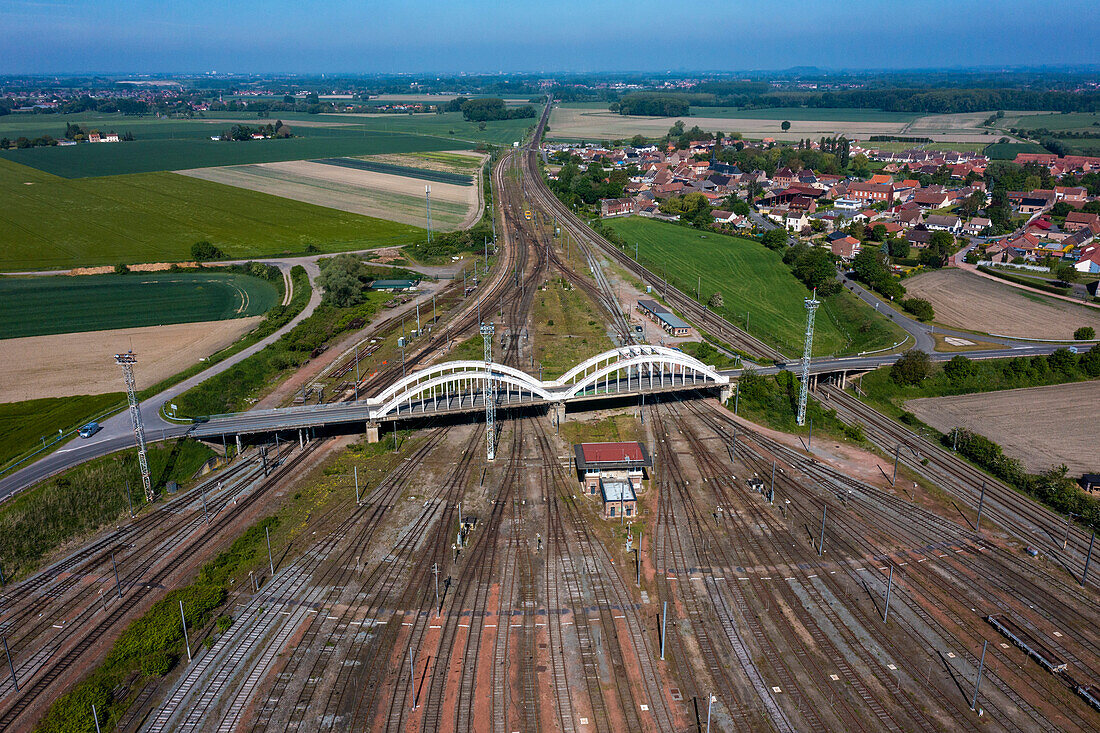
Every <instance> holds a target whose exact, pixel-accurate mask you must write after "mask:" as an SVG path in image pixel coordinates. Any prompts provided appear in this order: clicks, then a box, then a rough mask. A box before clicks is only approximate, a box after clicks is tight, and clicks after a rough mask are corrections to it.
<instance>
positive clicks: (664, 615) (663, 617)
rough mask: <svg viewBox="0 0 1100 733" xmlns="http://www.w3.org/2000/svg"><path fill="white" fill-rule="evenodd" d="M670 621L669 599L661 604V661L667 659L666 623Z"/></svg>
mask: <svg viewBox="0 0 1100 733" xmlns="http://www.w3.org/2000/svg"><path fill="white" fill-rule="evenodd" d="M667 622H668V601H664V602H663V603H662V605H661V661H662V662H663V661H664V660H665V625H666V623H667Z"/></svg>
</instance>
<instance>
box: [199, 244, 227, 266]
mask: <svg viewBox="0 0 1100 733" xmlns="http://www.w3.org/2000/svg"><path fill="white" fill-rule="evenodd" d="M191 259H193V260H195V261H197V262H205V261H206V260H221V259H225V253H224V252H222V251H221V250H220V249H218V248H217V247H215V246H214V245H213V244H211V243H210V242H208V241H206V240H205V239H203V240H201V241H199V242H195V243H194V244H192V245H191Z"/></svg>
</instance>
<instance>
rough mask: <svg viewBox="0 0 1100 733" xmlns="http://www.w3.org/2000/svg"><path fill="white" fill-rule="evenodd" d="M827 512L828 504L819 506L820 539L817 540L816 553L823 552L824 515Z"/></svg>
mask: <svg viewBox="0 0 1100 733" xmlns="http://www.w3.org/2000/svg"><path fill="white" fill-rule="evenodd" d="M828 512H829V505H828V504H826V505H825V506H823V507H821V539H819V540H818V541H817V554H818V555H820V554H821V553H823V552H825V515H826V514H827V513H828Z"/></svg>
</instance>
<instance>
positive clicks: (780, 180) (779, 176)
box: [772, 168, 798, 188]
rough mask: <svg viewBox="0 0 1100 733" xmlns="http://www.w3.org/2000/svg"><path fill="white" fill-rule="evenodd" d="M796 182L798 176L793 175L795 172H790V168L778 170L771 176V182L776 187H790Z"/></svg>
mask: <svg viewBox="0 0 1100 733" xmlns="http://www.w3.org/2000/svg"><path fill="white" fill-rule="evenodd" d="M797 180H798V175H797V174H795V172H794V171H792V170H791V169H790V168H780V169H779V170H777V171H776V172H775V175H773V176H772V182H773V183H775V184H776V185H777V186H783V187H784V188H786V187H787V186H790V185H791V184H792V183H794V182H795V181H797Z"/></svg>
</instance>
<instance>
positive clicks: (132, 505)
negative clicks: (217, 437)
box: [126, 446, 225, 519]
mask: <svg viewBox="0 0 1100 733" xmlns="http://www.w3.org/2000/svg"><path fill="white" fill-rule="evenodd" d="M222 447H223V448H224V447H225V446H222ZM126 503H127V504H128V505H129V506H130V518H131V519H133V518H134V500H133V499H131V498H130V482H129V481H127V482H126Z"/></svg>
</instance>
